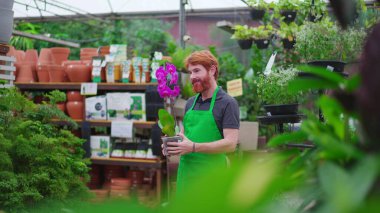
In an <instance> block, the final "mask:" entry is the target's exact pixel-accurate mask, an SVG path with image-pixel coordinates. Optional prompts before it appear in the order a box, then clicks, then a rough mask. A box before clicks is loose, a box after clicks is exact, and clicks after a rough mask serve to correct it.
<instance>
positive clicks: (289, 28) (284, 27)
mask: <svg viewBox="0 0 380 213" xmlns="http://www.w3.org/2000/svg"><path fill="white" fill-rule="evenodd" d="M299 29H300V27H299V26H298V25H297V24H296V23H294V22H292V23H290V24H286V23H285V22H281V23H280V29H279V30H278V35H279V36H280V38H281V39H282V43H283V45H284V48H285V49H292V48H293V47H294V44H295V43H296V37H295V34H296V33H297V32H298V31H299Z"/></svg>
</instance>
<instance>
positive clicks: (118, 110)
mask: <svg viewBox="0 0 380 213" xmlns="http://www.w3.org/2000/svg"><path fill="white" fill-rule="evenodd" d="M107 118H108V120H135V121H146V107H145V94H144V93H107Z"/></svg>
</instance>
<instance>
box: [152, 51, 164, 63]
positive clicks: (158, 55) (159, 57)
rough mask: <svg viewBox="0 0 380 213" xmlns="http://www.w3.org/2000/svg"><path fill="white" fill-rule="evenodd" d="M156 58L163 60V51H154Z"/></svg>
mask: <svg viewBox="0 0 380 213" xmlns="http://www.w3.org/2000/svg"><path fill="white" fill-rule="evenodd" d="M154 59H155V60H158V61H159V60H162V52H154Z"/></svg>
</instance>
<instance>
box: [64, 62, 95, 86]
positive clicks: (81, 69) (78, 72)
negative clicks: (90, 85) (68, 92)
mask: <svg viewBox="0 0 380 213" xmlns="http://www.w3.org/2000/svg"><path fill="white" fill-rule="evenodd" d="M66 73H67V75H68V77H69V80H70V81H71V82H90V81H91V67H89V66H86V65H84V64H70V65H68V66H67V69H66Z"/></svg>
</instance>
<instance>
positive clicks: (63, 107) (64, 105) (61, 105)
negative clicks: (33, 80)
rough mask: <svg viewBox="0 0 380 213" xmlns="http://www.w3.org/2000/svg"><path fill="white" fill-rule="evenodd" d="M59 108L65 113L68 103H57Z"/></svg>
mask: <svg viewBox="0 0 380 213" xmlns="http://www.w3.org/2000/svg"><path fill="white" fill-rule="evenodd" d="M57 108H58V109H60V110H61V111H62V112H63V113H65V112H66V103H64V102H63V103H57Z"/></svg>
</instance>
